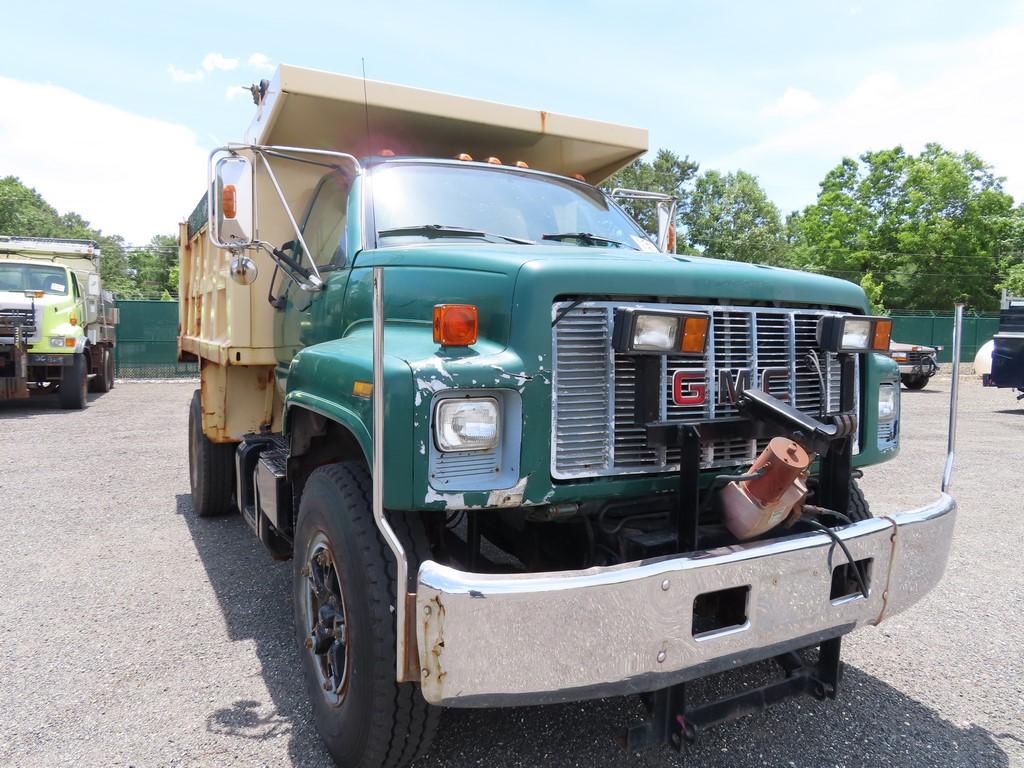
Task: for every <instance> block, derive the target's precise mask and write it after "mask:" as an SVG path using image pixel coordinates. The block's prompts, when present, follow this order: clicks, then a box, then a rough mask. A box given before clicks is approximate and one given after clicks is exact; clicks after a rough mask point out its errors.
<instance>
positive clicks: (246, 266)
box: [228, 253, 259, 285]
mask: <svg viewBox="0 0 1024 768" xmlns="http://www.w3.org/2000/svg"><path fill="white" fill-rule="evenodd" d="M228 274H230V275H231V279H232V280H234V281H235V282H236V283H238V284H239V285H252V284H253V283H255V282H256V276H257V275H259V269H258V268H257V267H256V261H255V259H253V258H252V257H251V256H247V255H245V254H244V253H239V254H238V255H236V256H235V257H234V258H233V259H231V264H230V265H229V266H228Z"/></svg>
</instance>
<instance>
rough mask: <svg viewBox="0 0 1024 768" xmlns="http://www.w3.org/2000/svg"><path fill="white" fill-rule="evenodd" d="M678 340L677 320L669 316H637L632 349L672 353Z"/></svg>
mask: <svg viewBox="0 0 1024 768" xmlns="http://www.w3.org/2000/svg"><path fill="white" fill-rule="evenodd" d="M677 338H679V318H678V317H670V316H669V315H637V317H636V325H635V326H634V327H633V344H632V347H633V349H635V350H637V351H640V350H643V351H647V350H650V351H653V352H673V351H675V349H676V339H677Z"/></svg>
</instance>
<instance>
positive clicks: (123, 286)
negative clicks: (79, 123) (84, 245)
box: [0, 176, 178, 301]
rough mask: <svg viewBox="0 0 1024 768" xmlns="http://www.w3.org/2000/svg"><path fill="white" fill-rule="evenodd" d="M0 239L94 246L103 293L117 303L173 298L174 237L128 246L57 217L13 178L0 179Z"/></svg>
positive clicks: (78, 221) (77, 220)
mask: <svg viewBox="0 0 1024 768" xmlns="http://www.w3.org/2000/svg"><path fill="white" fill-rule="evenodd" d="M0 235H19V236H21V237H70V238H77V239H80V240H95V241H96V243H97V244H98V245H99V246H100V251H101V253H102V254H103V255H102V259H101V260H100V277H101V278H102V280H103V287H104V288H105V289H106V290H108V291H111V292H113V294H114V296H116V297H117V298H119V299H165V300H167V301H170V300H171V299H173V298H175V297H176V296H177V295H178V238H177V235H154V236H153V237H152V238H150V241H149V242H148V243H146V244H144V245H132V244H129V243H127V242H125V239H124V238H123V237H121V236H120V235H105V234H103V232H101V231H100V230H98V229H95V228H93V227H92V226H90V225H89V222H88V221H86V220H85V219H83V218H82V217H81V216H79V215H78V214H77V213H64V214H61V213H58V211H57V209H56V208H54V207H53V206H52V205H50V204H49V203H47V202H46V200H44V199H43V197H42V195H40V194H39V193H38V192H36V191H35V190H34V189H30V188H29V187H27V186H26V185H25V184H23V183H22V182H21V181H20V180H19V179H17V178H16V177H14V176H6V177H3V178H0Z"/></svg>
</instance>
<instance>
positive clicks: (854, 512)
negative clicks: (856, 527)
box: [846, 480, 871, 523]
mask: <svg viewBox="0 0 1024 768" xmlns="http://www.w3.org/2000/svg"><path fill="white" fill-rule="evenodd" d="M846 516H847V517H848V518H850V519H851V520H853V522H855V523H856V522H859V521H861V520H870V519H871V509H870V507H868V500H867V499H866V498H864V491H862V490H861V489H860V486H859V485H857V481H856V480H850V503H849V506H848V507H847V508H846Z"/></svg>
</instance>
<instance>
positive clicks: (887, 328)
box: [818, 315, 892, 352]
mask: <svg viewBox="0 0 1024 768" xmlns="http://www.w3.org/2000/svg"><path fill="white" fill-rule="evenodd" d="M891 333H892V320H891V319H889V318H888V317H862V316H859V315H825V316H824V317H822V318H821V320H819V321H818V346H819V347H821V349H823V350H825V351H826V352H870V351H872V350H874V351H875V352H888V351H889V336H890V334H891Z"/></svg>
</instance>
